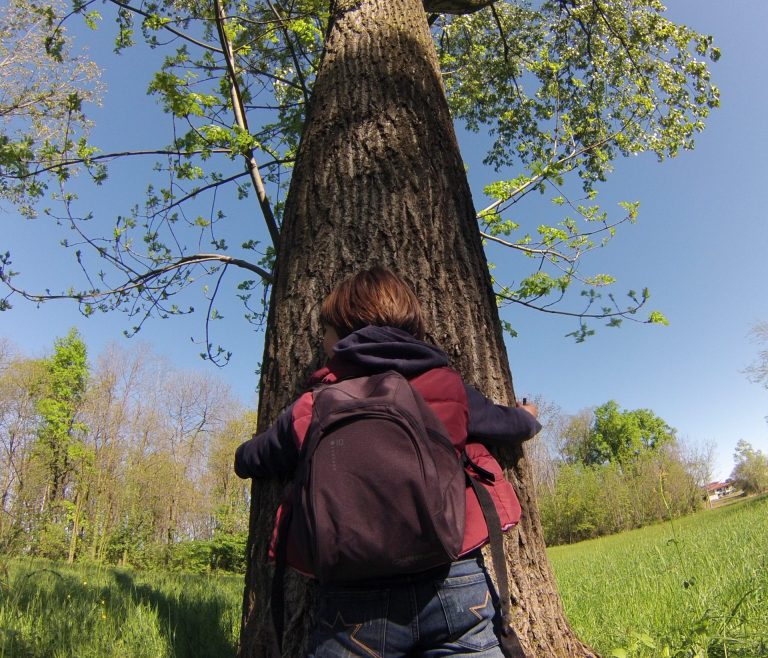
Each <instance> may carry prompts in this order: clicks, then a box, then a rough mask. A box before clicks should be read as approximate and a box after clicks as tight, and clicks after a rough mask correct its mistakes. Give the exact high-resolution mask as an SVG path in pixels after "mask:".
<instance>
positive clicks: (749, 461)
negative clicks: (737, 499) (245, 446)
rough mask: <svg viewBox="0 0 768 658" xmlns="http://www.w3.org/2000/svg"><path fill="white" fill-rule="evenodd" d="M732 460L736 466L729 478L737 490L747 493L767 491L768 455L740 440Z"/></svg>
mask: <svg viewBox="0 0 768 658" xmlns="http://www.w3.org/2000/svg"><path fill="white" fill-rule="evenodd" d="M733 459H734V461H735V462H736V466H735V467H734V469H733V472H732V473H731V478H732V479H733V480H734V482H735V483H736V486H737V487H738V488H740V489H743V490H744V491H746V492H747V493H762V492H763V491H768V455H765V454H764V453H763V452H762V451H761V450H756V449H755V448H753V447H752V445H751V444H750V443H748V442H747V441H745V440H744V439H741V440H740V441H739V442H738V443H737V444H736V451H735V452H734V453H733Z"/></svg>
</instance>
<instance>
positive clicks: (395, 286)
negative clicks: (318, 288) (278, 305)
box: [320, 265, 424, 339]
mask: <svg viewBox="0 0 768 658" xmlns="http://www.w3.org/2000/svg"><path fill="white" fill-rule="evenodd" d="M320 321H321V322H322V323H323V324H324V325H326V326H327V327H333V329H335V331H336V333H337V334H338V335H339V338H344V336H347V335H349V334H351V333H352V332H353V331H356V330H357V329H362V328H363V327H365V326H366V325H369V324H371V325H374V326H378V327H381V326H387V327H395V328H396V329H402V330H403V331H407V332H408V333H409V334H412V335H413V336H415V337H416V338H420V339H421V338H424V319H423V317H422V313H421V305H420V304H419V300H418V299H417V298H416V295H415V294H414V292H413V290H412V288H411V287H410V286H409V285H408V284H407V283H406V282H405V281H403V280H402V279H401V278H400V277H399V276H397V274H395V273H394V272H392V271H390V270H388V269H386V268H385V267H381V266H379V265H376V266H374V267H372V268H371V269H369V270H362V271H360V272H358V273H357V274H354V275H352V276H351V277H349V278H347V279H344V281H342V282H341V283H340V284H339V285H337V286H336V287H335V288H334V289H333V290H332V291H331V294H329V295H328V296H327V297H326V298H325V300H324V301H323V306H322V308H321V309H320Z"/></svg>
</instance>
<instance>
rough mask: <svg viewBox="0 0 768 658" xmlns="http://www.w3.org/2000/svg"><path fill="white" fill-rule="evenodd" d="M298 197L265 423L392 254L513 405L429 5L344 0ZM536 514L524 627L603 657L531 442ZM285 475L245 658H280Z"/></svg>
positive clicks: (554, 651) (525, 559) (430, 316)
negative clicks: (276, 547)
mask: <svg viewBox="0 0 768 658" xmlns="http://www.w3.org/2000/svg"><path fill="white" fill-rule="evenodd" d="M332 12H333V14H332V24H331V29H330V30H329V34H328V38H327V41H326V51H325V54H324V57H323V59H322V62H321V65H320V69H319V72H318V75H317V80H316V82H315V87H314V90H313V96H312V101H311V107H310V108H309V112H308V118H307V123H306V125H305V129H304V134H303V136H302V142H301V145H300V149H299V153H298V158H297V162H296V166H295V169H294V173H293V179H292V182H291V189H290V192H289V195H288V198H287V201H286V209H285V215H284V221H283V227H282V236H281V242H280V245H279V257H278V263H277V267H276V278H275V284H274V287H273V291H272V299H271V306H270V314H269V321H268V329H267V336H266V342H265V352H264V358H263V363H262V378H261V388H260V391H261V395H260V404H259V428H260V429H264V428H266V427H267V426H268V425H269V424H270V423H271V422H273V421H274V419H275V418H276V416H277V415H278V413H279V411H280V410H281V409H282V408H284V407H285V405H287V404H288V403H289V402H290V401H291V400H292V399H293V398H294V397H295V396H296V394H297V393H298V392H299V391H300V390H301V387H302V385H303V384H304V382H305V381H306V377H307V375H308V374H309V373H310V372H311V371H312V370H313V369H315V368H316V367H318V366H319V365H320V362H321V361H320V360H321V354H322V349H321V338H322V336H321V334H322V331H321V327H320V325H319V320H318V312H319V306H320V303H321V302H322V300H323V298H324V297H325V295H326V294H327V293H328V292H329V291H330V290H331V288H332V287H333V286H334V285H335V284H336V283H338V282H339V281H340V280H341V279H342V278H343V277H344V276H345V275H348V274H350V273H352V272H355V271H357V270H358V269H360V268H363V267H367V266H371V265H373V264H375V263H380V264H382V265H385V266H389V267H391V268H393V269H394V270H396V271H397V272H398V273H400V274H401V275H402V276H403V277H404V278H405V279H406V280H408V281H409V282H410V283H411V284H412V285H413V287H414V288H415V290H416V293H417V295H418V297H419V299H420V300H421V301H422V303H423V305H424V310H425V314H426V318H427V327H428V335H429V337H430V338H431V339H432V340H433V341H434V342H436V343H437V344H439V345H440V346H441V347H442V348H443V349H444V350H445V351H446V352H447V353H448V355H449V357H450V358H451V360H452V363H453V365H454V366H455V367H456V368H457V369H458V370H459V371H460V372H461V373H462V374H463V375H464V377H465V378H466V379H467V380H468V381H469V382H471V383H473V384H474V385H476V386H477V387H478V388H479V389H480V390H481V391H483V392H484V393H485V394H486V395H488V396H489V397H491V398H493V399H494V400H496V401H498V402H500V403H506V404H510V403H513V402H514V393H513V389H512V381H511V376H510V372H509V366H508V361H507V354H506V349H505V347H504V342H503V338H502V330H501V325H500V322H499V318H498V312H497V308H496V303H495V297H494V294H493V291H492V287H491V282H490V276H489V274H488V269H487V265H486V261H485V255H484V253H483V249H482V244H481V240H480V235H479V232H478V227H477V222H476V220H475V210H474V207H473V204H472V198H471V194H470V191H469V186H468V183H467V178H466V173H465V170H464V165H463V162H462V159H461V156H460V153H459V149H458V144H457V141H456V137H455V134H454V130H453V124H452V122H451V118H450V115H449V111H448V105H447V102H446V99H445V94H444V90H443V86H442V82H441V76H440V72H439V68H438V63H437V57H436V53H435V49H434V45H433V42H432V38H431V36H430V33H429V28H428V25H427V20H426V15H425V13H424V9H423V6H422V2H421V0H363V1H362V2H360V1H359V0H358V1H357V2H352V1H350V0H345V1H341V0H339V1H337V2H336V3H335V5H334V6H333V8H332ZM502 458H503V461H504V464H505V466H506V467H507V468H508V469H509V470H508V471H507V474H508V477H509V478H510V480H511V481H512V482H513V484H514V485H515V488H516V489H517V492H518V495H519V497H520V502H521V505H522V507H523V518H522V520H521V522H520V525H519V526H518V528H517V529H515V530H513V531H512V532H509V533H507V540H506V550H507V564H508V570H509V572H510V578H511V580H510V587H511V589H512V593H513V602H512V603H513V611H514V619H512V620H511V621H512V624H513V626H514V628H515V630H516V631H517V632H518V634H519V635H520V637H521V639H522V642H523V644H524V646H525V647H526V648H527V649H528V650H529V652H530V654H531V655H533V656H568V657H569V658H570V657H574V656H593V655H594V654H593V653H592V652H591V651H590V650H589V649H588V648H586V647H585V646H583V645H582V644H581V643H580V642H579V641H578V640H577V639H576V638H575V637H574V635H573V633H572V632H571V630H570V629H569V627H568V624H567V622H566V620H565V617H564V615H563V610H562V605H561V602H560V598H559V596H558V594H557V590H556V586H555V582H554V578H553V575H552V570H551V568H550V566H549V563H548V561H547V557H546V554H545V550H544V541H543V538H542V531H541V526H540V523H539V514H538V509H537V506H536V501H535V499H534V498H533V495H534V491H533V480H532V476H531V471H530V467H529V465H528V464H527V463H526V459H525V456H524V454H523V450H522V449H515V450H510V451H509V452H508V453H506V454H504V455H502ZM282 489H283V486H282V484H275V483H270V482H266V483H265V482H254V484H253V489H252V501H251V520H250V537H249V545H248V568H247V573H246V588H245V596H244V608H243V626H242V632H241V647H240V656H241V657H246V656H247V657H256V656H265V655H268V648H269V645H270V638H271V630H270V629H271V627H270V623H271V622H270V616H269V606H268V603H269V591H270V582H271V566H269V565H268V564H267V561H266V546H267V542H268V539H269V537H270V534H271V530H272V523H273V519H274V513H275V509H276V507H277V504H278V502H279V498H280V494H281V491H282ZM313 595H314V592H313V587H312V586H311V584H308V583H307V581H306V580H304V579H302V578H300V577H299V576H296V575H293V574H290V575H289V576H288V577H287V578H286V610H287V613H288V619H287V620H286V632H285V646H284V655H286V656H292V657H295V656H301V655H303V647H304V642H305V641H306V637H307V633H308V631H309V629H310V628H311V625H312V623H313V619H312V618H311V610H312V598H313Z"/></svg>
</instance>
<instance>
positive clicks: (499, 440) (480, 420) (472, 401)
mask: <svg viewBox="0 0 768 658" xmlns="http://www.w3.org/2000/svg"><path fill="white" fill-rule="evenodd" d="M464 388H465V390H466V392H467V406H468V408H469V423H468V426H467V434H468V440H473V439H474V440H475V441H479V442H481V443H486V444H489V445H493V444H503V443H509V442H512V441H525V440H526V439H530V438H532V437H534V436H535V435H536V434H538V432H539V431H540V430H541V424H540V423H539V421H538V420H536V414H537V413H538V409H537V408H536V405H533V404H525V405H519V406H517V407H506V406H504V405H501V404H495V403H493V402H492V401H491V400H489V399H488V398H486V397H485V396H484V395H483V394H482V393H480V392H479V391H478V390H477V389H475V388H473V387H472V386H469V385H468V384H465V385H464Z"/></svg>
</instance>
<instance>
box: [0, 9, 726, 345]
mask: <svg viewBox="0 0 768 658" xmlns="http://www.w3.org/2000/svg"><path fill="white" fill-rule="evenodd" d="M23 1H24V0H16V3H15V4H14V5H13V6H14V7H15V6H17V5H19V6H21V5H20V4H19V3H22V2H23ZM35 7H38V9H39V12H38V13H39V14H40V15H41V16H44V17H46V20H45V21H38V22H37V23H36V24H35V25H36V27H35V29H36V30H38V31H40V38H39V39H37V40H33V41H32V44H33V46H34V47H33V48H32V49H30V52H31V53H32V54H31V55H30V57H35V58H37V59H38V60H39V61H41V62H45V63H46V65H52V64H55V65H56V66H54V69H53V70H56V71H64V72H67V71H69V72H70V74H69V76H68V77H66V76H65V79H66V80H67V81H68V82H67V84H68V85H69V86H64V87H61V86H60V85H55V84H53V82H51V81H49V84H48V87H47V88H45V89H44V91H47V92H49V93H50V95H51V96H50V97H51V98H53V97H54V96H53V94H54V92H56V90H62V89H63V91H60V94H65V95H64V99H66V102H65V103H63V104H62V103H61V102H60V103H58V107H60V108H62V107H64V108H67V107H70V105H71V108H70V110H68V111H67V112H65V113H64V114H65V115H66V116H63V118H62V119H56V118H55V116H52V115H50V113H49V114H48V115H46V116H45V117H40V116H37V115H33V114H30V113H29V112H27V113H26V114H24V113H21V114H18V113H17V114H14V115H13V116H14V119H13V121H12V122H10V123H8V122H6V123H4V124H3V134H2V140H3V142H2V143H3V145H4V146H3V159H2V161H1V162H0V180H1V181H2V185H3V188H2V189H3V194H4V196H5V198H6V199H8V200H10V201H12V202H14V203H17V204H18V205H19V206H20V207H22V208H23V209H24V212H26V213H28V214H29V213H30V212H33V211H34V209H35V207H37V208H42V209H43V210H44V211H45V213H46V214H47V215H49V216H50V217H51V218H53V219H55V220H56V221H58V222H59V223H60V224H61V225H62V226H64V227H66V229H68V231H67V232H66V234H65V235H64V237H63V241H62V242H63V244H64V245H65V246H67V247H68V248H70V249H71V250H72V252H73V255H74V257H75V260H76V262H77V264H78V265H79V266H80V267H81V268H82V270H83V275H82V278H81V279H80V280H79V281H78V280H76V279H73V280H72V281H71V282H68V284H67V285H65V286H62V287H61V289H59V290H50V289H49V290H45V291H35V290H30V289H29V288H28V287H27V286H25V284H24V279H23V277H22V276H21V275H20V274H18V273H17V272H16V271H14V262H13V259H14V258H16V257H15V256H13V257H12V255H11V254H9V253H6V254H4V255H3V256H2V263H0V277H1V278H2V280H3V282H4V283H5V285H6V286H7V288H8V295H7V296H6V297H4V298H3V300H2V304H3V308H5V307H7V306H9V304H10V300H11V298H12V296H13V295H14V294H16V295H21V296H24V297H26V298H28V299H31V300H34V301H44V300H48V299H54V298H60V297H68V298H72V299H75V300H76V301H77V302H78V303H79V304H80V308H81V311H82V312H83V313H84V314H85V315H89V314H91V313H93V312H95V311H97V310H101V311H110V310H115V309H120V310H123V311H125V312H127V313H128V314H129V316H131V318H132V320H131V324H132V331H136V330H138V329H139V328H140V327H141V325H142V323H143V321H144V320H145V319H146V318H147V317H152V316H159V317H166V316H169V315H174V314H183V313H189V312H192V311H193V310H194V307H195V304H194V303H190V304H186V303H185V301H186V298H185V297H182V296H179V294H178V293H180V292H182V291H184V290H185V289H187V288H189V287H195V288H197V289H198V290H199V289H200V288H202V290H201V292H202V297H201V299H202V300H203V305H204V308H205V310H204V314H205V318H206V344H207V350H206V352H207V355H208V356H210V357H213V358H216V359H220V360H226V358H227V356H228V355H227V352H226V351H225V350H222V349H217V348H216V347H215V345H214V344H213V341H212V339H211V338H210V337H209V336H208V330H207V328H208V323H209V322H210V321H211V320H215V319H218V318H220V317H221V315H222V314H221V313H220V311H219V310H218V308H217V304H216V299H215V298H216V293H217V292H218V291H219V289H220V288H221V286H222V283H223V279H224V278H225V276H227V277H228V276H229V275H230V274H231V273H232V272H233V271H234V270H237V271H239V272H241V273H242V274H243V275H244V276H241V277H240V278H239V279H238V280H237V281H234V282H232V283H234V284H235V285H236V287H237V295H238V297H240V299H241V300H242V302H243V303H244V305H245V315H246V317H247V319H248V320H249V321H251V322H254V323H256V324H260V323H261V321H262V320H263V318H264V306H263V302H264V301H265V300H266V299H267V297H268V295H267V292H268V289H269V286H270V285H271V282H272V268H273V265H274V262H275V256H276V249H277V245H278V236H279V234H280V229H281V221H282V210H283V205H284V198H285V192H286V190H287V187H288V185H289V184H290V180H291V173H292V165H293V163H294V160H295V156H296V151H297V146H298V144H299V140H300V138H301V134H302V130H303V126H304V121H305V118H306V113H307V107H308V105H309V102H310V97H311V93H312V88H313V83H314V80H315V75H316V73H317V70H318V64H319V61H320V57H321V56H322V52H323V44H324V38H325V35H326V33H327V32H328V27H329V26H328V20H329V19H328V16H329V13H328V3H327V2H322V1H320V0H292V1H283V2H278V1H275V0H266V1H263V2H262V1H260V0H259V1H255V2H251V3H247V4H246V3H232V2H225V1H223V0H221V1H220V0H214V1H212V2H199V3H181V4H180V3H175V2H170V1H168V0H166V1H161V2H153V3H145V4H141V5H135V4H131V3H130V2H123V1H122V0H108V2H106V3H105V6H104V10H103V11H104V12H105V14H106V13H107V12H109V16H108V17H109V18H111V19H114V25H116V32H115V48H116V49H117V51H118V52H121V53H123V55H124V56H126V57H130V56H131V47H132V46H133V45H134V42H135V41H136V40H138V39H142V40H144V41H145V42H146V43H147V44H148V45H149V46H150V47H151V49H152V52H153V53H155V54H156V56H157V70H156V71H155V72H154V73H152V74H150V80H149V84H148V94H149V95H150V96H151V97H153V99H155V101H156V102H158V103H159V104H160V105H161V106H162V108H163V110H164V111H165V112H166V114H167V115H168V117H169V119H170V121H169V124H168V132H167V138H166V139H165V141H164V142H162V143H155V144H145V145H143V146H142V147H141V148H133V147H132V146H131V147H126V148H125V149H120V148H117V149H115V150H110V151H107V150H101V149H100V148H99V144H95V143H90V142H89V141H88V140H87V131H86V127H87V117H86V114H87V111H88V107H89V105H88V103H89V102H93V101H94V100H96V98H97V95H96V94H95V92H94V90H93V86H92V84H91V82H92V80H93V75H94V71H95V69H94V68H93V66H94V65H93V64H87V63H86V62H85V61H83V60H81V59H78V56H76V55H74V54H73V51H71V50H70V49H69V43H70V40H69V39H70V37H68V36H67V34H68V33H67V32H65V29H66V26H67V25H69V23H70V22H71V20H74V19H78V18H81V19H82V20H83V21H84V23H85V24H86V25H87V26H89V27H91V28H95V27H96V26H97V23H98V22H99V19H101V16H100V15H99V14H98V13H97V10H96V9H95V8H94V7H95V5H94V3H93V2H92V1H90V2H78V3H76V4H75V5H74V8H73V11H72V12H71V13H70V14H67V15H66V16H65V15H64V14H63V13H62V10H61V8H60V7H59V6H57V5H55V4H51V3H48V2H46V3H43V4H42V5H35ZM425 8H426V13H425V20H428V21H429V22H430V25H431V31H432V36H433V38H434V43H435V47H436V48H437V52H438V55H439V58H440V64H441V67H442V81H443V85H444V88H445V91H446V94H447V98H448V101H449V104H450V108H451V111H452V113H453V116H454V118H455V119H456V120H458V121H459V122H461V123H462V124H463V125H465V126H466V127H467V129H469V130H471V131H476V132H479V133H483V134H486V135H488V136H489V143H488V152H487V155H486V158H485V162H486V164H487V165H488V167H490V168H492V169H493V170H495V171H496V172H497V175H498V181H497V182H495V183H493V184H491V185H488V186H487V187H486V188H485V190H483V192H484V194H485V195H486V197H487V198H488V203H487V204H486V207H485V208H484V209H482V210H481V211H480V212H479V213H478V218H477V219H478V223H479V226H480V228H481V230H482V234H483V236H484V238H485V240H486V248H487V250H488V254H489V257H490V258H491V259H492V260H493V259H494V258H504V257H505V256H504V255H502V254H504V253H505V252H503V251H499V250H510V249H511V250H513V251H516V252H518V253H519V254H520V255H521V256H522V257H524V258H523V260H522V261H521V264H520V266H519V268H518V271H519V276H518V275H516V276H515V281H503V280H498V281H495V286H496V293H497V296H498V300H499V303H500V304H502V305H503V304H508V303H509V304H519V305H523V306H527V307H531V308H537V309H541V310H544V311H547V312H559V313H565V314H568V315H573V316H574V317H575V318H577V322H578V324H577V329H576V330H575V331H574V332H573V333H572V335H573V336H575V337H576V338H577V339H578V340H581V339H583V338H585V337H586V336H587V335H589V334H590V333H592V332H593V329H591V328H590V327H589V326H588V325H587V321H588V320H589V318H602V319H603V320H604V321H605V322H606V323H607V324H609V325H611V326H616V325H618V324H620V323H621V321H622V319H623V318H629V319H633V320H639V321H650V322H664V321H665V320H664V317H663V316H662V315H661V314H660V313H657V312H650V313H643V314H641V313H640V312H639V309H640V308H641V307H643V306H644V305H645V304H646V302H647V299H648V296H649V293H648V291H647V290H641V291H640V292H636V291H628V297H627V303H626V304H625V303H624V302H622V301H621V300H620V298H619V297H617V296H614V294H613V293H608V294H607V295H606V296H605V297H604V298H603V297H601V296H602V294H603V293H601V292H600V290H601V289H602V288H604V287H606V286H609V285H610V284H611V283H612V282H613V277H612V276H610V275H609V274H605V273H587V272H586V266H585V265H584V264H583V263H582V260H583V257H584V256H585V255H587V254H588V253H589V252H591V251H592V250H594V249H596V248H599V247H601V246H603V245H604V244H606V243H607V242H608V241H609V240H610V238H611V237H612V236H613V235H614V234H615V232H616V229H617V227H618V226H620V225H621V224H624V223H627V222H634V221H635V220H636V218H637V213H638V204H637V203H630V202H627V203H624V204H623V208H622V213H623V214H622V215H620V216H618V217H614V216H613V215H610V216H609V214H608V213H607V212H606V211H605V210H604V209H603V208H601V207H600V206H599V205H598V203H597V199H596V196H597V192H598V187H599V184H600V183H601V182H602V181H604V180H605V179H606V178H607V176H608V175H609V174H610V171H611V168H612V163H613V161H614V160H615V159H616V158H617V157H619V156H622V155H630V154H637V153H642V152H646V151H650V152H652V153H654V154H655V155H656V156H657V157H658V158H660V159H664V158H666V157H670V156H674V155H675V154H677V153H678V152H679V151H680V150H682V149H687V148H691V147H692V146H693V140H694V137H695V135H696V133H697V132H699V131H700V130H702V129H703V127H704V120H705V118H706V117H707V115H708V113H709V111H710V110H711V109H712V108H714V107H716V106H717V105H718V102H719V95H718V90H717V88H716V87H715V86H714V85H713V84H712V83H711V81H710V73H709V69H708V65H707V60H708V59H709V60H713V61H714V60H717V58H718V57H719V51H718V50H717V48H716V47H714V45H713V40H712V37H710V36H705V35H700V34H697V33H696V32H694V31H693V30H691V29H689V28H687V27H685V26H681V25H676V24H674V23H672V22H671V21H669V20H668V19H666V17H665V16H664V7H663V6H662V5H661V4H660V3H659V2H656V1H655V0H590V1H581V0H578V1H569V2H564V1H551V2H549V1H546V2H535V3H523V2H496V3H492V4H489V3H487V2H467V1H461V2H459V1H455V2H426V3H425ZM65 19H66V20H65ZM104 22H105V23H106V22H107V21H104ZM43 28H45V29H43ZM23 29H25V28H24V23H23V21H21V19H20V18H19V17H16V18H13V20H11V18H9V20H8V30H9V31H8V32H6V33H5V34H4V36H3V40H4V41H5V42H7V43H11V42H12V39H13V38H15V36H14V35H18V34H21V33H22V31H23ZM99 29H102V30H106V29H109V27H107V26H104V27H100V28H99ZM45 30H47V32H46V31H45ZM79 31H80V32H82V29H80V30H79ZM43 35H44V36H43ZM86 40H87V38H86ZM88 66H90V67H91V68H87V67H88ZM83 67H86V68H87V70H88V71H89V73H88V75H85V74H83V73H82V71H83V70H84V69H83ZM75 71H81V73H80V74H79V75H80V77H78V76H77V75H75V74H74V72H75ZM0 75H2V78H0V85H2V87H3V89H6V90H7V89H10V88H11V87H12V85H13V81H14V79H15V78H14V76H13V75H11V74H10V73H7V71H6V69H0ZM45 82H46V81H45V79H44V78H43V79H42V84H45ZM7 93H8V92H7V91H6V95H5V96H4V97H3V98H4V100H3V101H2V103H7V101H6V100H5V99H7V98H8V96H7ZM59 98H61V95H60V96H59ZM146 102H152V101H146ZM67 103H68V104H69V105H68V104H67ZM12 105H13V104H12V103H11V104H6V105H4V106H2V107H0V112H2V114H3V116H5V115H6V114H7V113H8V108H9V107H11V106H12ZM140 106H141V101H140V99H137V103H136V107H137V108H140ZM115 111H116V110H112V112H115ZM137 111H138V110H137ZM65 120H66V121H67V122H69V123H66V126H67V130H64V131H62V128H61V123H60V122H61V121H65ZM41 121H42V123H41ZM57 121H59V123H57ZM41 125H42V126H46V127H45V129H43V128H40V126H41ZM76 125H79V127H80V128H79V132H77V131H74V126H76ZM70 127H73V131H69V128H70ZM46 135H56V136H57V137H58V139H51V138H49V137H47V136H46ZM62 135H63V138H62ZM152 156H155V157H156V158H157V159H156V160H155V162H154V164H153V165H152V166H151V167H147V170H146V184H147V185H146V194H145V196H144V198H143V199H141V200H137V202H136V203H135V205H133V206H132V207H129V208H125V209H123V210H117V212H116V216H114V217H104V216H98V217H95V216H94V215H93V213H92V212H91V208H90V205H89V201H88V195H87V194H86V193H85V192H84V191H83V190H84V188H83V187H82V184H79V185H78V186H77V188H74V187H73V186H72V175H73V173H74V172H75V171H77V170H79V171H80V172H81V174H86V175H87V176H90V179H91V180H92V181H93V183H94V184H96V185H99V184H103V183H104V181H106V180H108V177H109V175H110V171H111V168H113V167H115V166H117V163H115V161H116V160H126V159H133V160H136V159H140V160H141V161H142V162H144V161H151V160H152V159H153V157H152ZM81 178H82V176H81ZM533 192H538V193H540V194H541V195H544V196H545V197H548V199H549V203H548V204H547V206H548V207H549V208H551V210H547V211H546V212H547V213H548V214H550V213H551V217H552V219H551V220H550V221H548V222H546V223H539V222H538V220H536V219H534V218H533V217H531V216H530V215H532V213H531V212H530V210H529V209H528V207H527V206H525V204H523V203H522V202H523V200H524V199H526V198H529V195H531V193H533ZM46 194H47V195H48V198H47V200H46V198H45V195H46ZM78 195H79V197H78ZM250 198H255V201H256V202H257V204H258V207H259V211H260V213H261V217H262V220H263V225H262V228H261V229H256V228H255V227H254V225H253V224H252V223H251V222H248V223H247V225H246V224H244V222H243V221H242V220H239V219H237V218H236V217H235V216H233V214H234V213H233V211H232V207H233V205H232V204H233V203H234V201H235V200H240V201H241V202H246V203H247V201H248V199H250ZM530 198H532V197H530ZM49 204H50V205H49ZM236 214H237V215H238V216H243V215H245V214H248V211H240V210H238V211H237V212H236ZM59 237H61V236H59ZM17 260H18V259H17ZM23 265H24V264H23V263H22V266H23ZM16 266H18V265H16ZM26 267H28V265H26ZM209 278H210V279H211V281H210V282H206V281H207V279H209ZM571 291H575V292H577V293H580V295H579V294H576V295H575V298H571V299H570V301H569V299H567V298H566V295H567V293H569V292H571ZM182 300H184V301H182Z"/></svg>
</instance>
